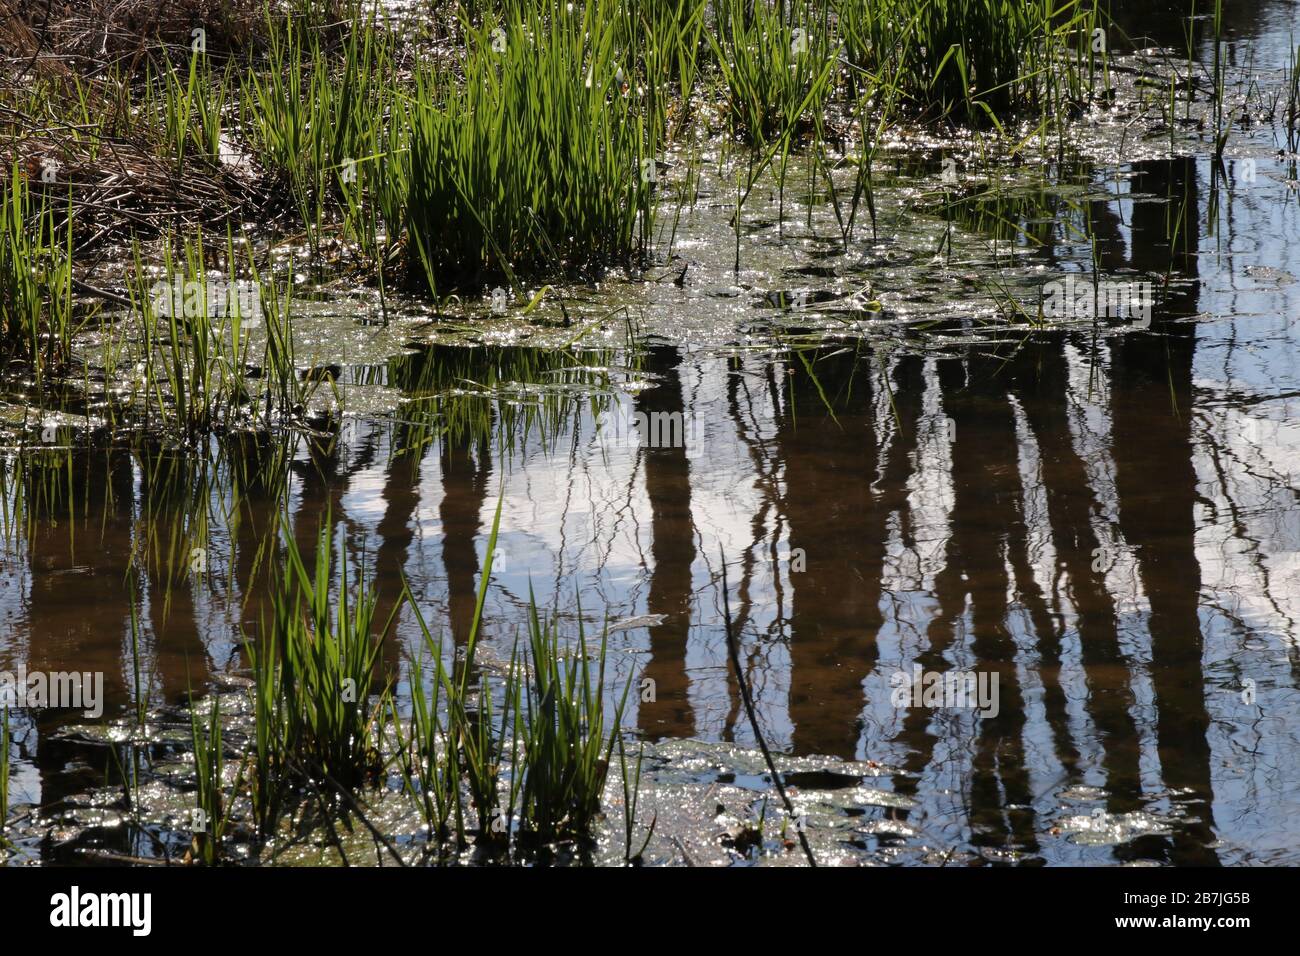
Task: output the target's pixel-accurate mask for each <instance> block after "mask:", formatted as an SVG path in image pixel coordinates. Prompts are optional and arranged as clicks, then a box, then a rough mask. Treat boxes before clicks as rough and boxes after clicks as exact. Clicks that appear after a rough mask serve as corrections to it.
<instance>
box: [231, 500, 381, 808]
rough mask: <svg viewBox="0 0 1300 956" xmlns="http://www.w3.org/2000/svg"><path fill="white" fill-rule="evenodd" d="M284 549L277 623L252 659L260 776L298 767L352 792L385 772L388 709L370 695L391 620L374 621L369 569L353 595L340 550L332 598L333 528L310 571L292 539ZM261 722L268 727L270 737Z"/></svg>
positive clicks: (322, 535)
mask: <svg viewBox="0 0 1300 956" xmlns="http://www.w3.org/2000/svg"><path fill="white" fill-rule="evenodd" d="M283 546H284V559H283V563H282V564H281V566H280V570H279V574H278V578H277V581H276V583H275V589H274V593H273V596H272V602H271V605H272V609H271V618H270V621H269V622H268V623H267V625H266V627H265V628H264V635H265V636H264V638H263V640H262V643H261V644H259V646H258V647H257V650H256V651H255V652H254V659H253V670H254V675H255V678H254V684H255V701H256V703H255V712H256V715H257V718H258V721H259V727H258V731H257V736H258V741H259V748H262V750H261V752H260V754H259V760H258V767H259V769H261V770H263V771H265V772H267V773H270V774H286V773H287V774H290V775H292V773H293V771H292V770H291V768H292V767H294V766H298V767H301V768H302V769H303V771H304V772H305V773H306V775H308V776H309V777H310V778H312V779H313V780H316V781H325V782H328V783H330V784H331V786H334V785H338V786H344V787H351V786H355V785H358V784H360V783H363V782H365V781H368V780H370V779H372V778H373V777H374V775H375V774H376V773H378V771H379V768H380V766H381V761H380V757H379V747H380V737H381V736H382V727H381V725H380V722H381V721H382V717H383V714H384V708H383V707H382V706H380V705H377V704H376V703H375V702H374V700H373V694H374V691H375V686H376V684H377V683H378V682H379V677H380V675H379V666H378V663H379V653H380V649H381V647H382V644H383V641H384V639H385V637H386V636H387V634H388V632H389V629H390V628H391V626H392V621H393V615H390V616H389V618H388V620H387V621H385V622H383V623H382V625H380V622H378V621H377V620H376V618H375V611H376V606H377V601H376V593H375V589H374V586H373V584H367V583H365V572H364V569H363V570H362V582H363V583H362V584H361V585H359V586H358V587H357V588H356V589H355V591H354V590H353V589H352V588H351V587H350V585H349V580H348V568H347V561H346V556H345V555H344V554H343V552H342V548H341V546H340V554H339V564H338V572H339V583H338V589H337V592H335V591H334V590H333V588H332V586H331V585H332V583H333V581H334V569H335V564H334V561H333V550H332V548H331V541H330V523H329V521H328V519H327V520H326V521H325V522H324V523H323V524H322V527H321V529H320V532H319V534H318V536H317V539H316V553H315V562H314V564H313V565H312V567H311V569H310V570H309V569H308V566H307V564H306V562H305V561H304V560H303V557H302V554H301V553H300V551H299V549H298V545H297V543H296V542H295V541H294V538H293V535H292V534H289V533H285V534H284V535H283ZM335 597H336V599H337V606H335ZM393 614H394V615H395V614H396V609H394V611H393ZM263 720H266V721H270V724H269V725H268V726H265V727H263V726H262V725H261V723H260V722H261V721H263ZM267 783H268V787H270V785H271V783H272V782H271V781H268V782H267ZM271 789H273V787H272V788H271Z"/></svg>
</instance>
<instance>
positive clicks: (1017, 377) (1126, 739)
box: [1010, 336, 1142, 813]
mask: <svg viewBox="0 0 1300 956" xmlns="http://www.w3.org/2000/svg"><path fill="white" fill-rule="evenodd" d="M1064 348H1065V342H1064V339H1063V337H1061V336H1053V337H1052V338H1051V339H1048V340H1045V341H1040V342H1036V343H1034V344H1032V345H1028V346H1026V347H1024V348H1022V349H1021V350H1020V352H1019V353H1018V354H1017V356H1016V358H1015V359H1014V360H1013V362H1012V364H1011V366H1010V372H1011V375H1012V376H1013V378H1014V381H1015V392H1016V395H1017V397H1018V398H1019V399H1020V401H1021V404H1022V407H1023V408H1024V411H1025V417H1026V419H1027V421H1028V423H1029V427H1030V430H1031V431H1032V432H1033V435H1034V440H1035V442H1036V443H1037V446H1038V452H1039V460H1040V468H1041V475H1042V480H1043V489H1044V491H1045V493H1046V497H1047V521H1048V523H1049V525H1050V527H1051V529H1052V542H1053V545H1054V548H1055V551H1056V557H1057V561H1058V564H1059V567H1060V569H1061V570H1063V571H1064V572H1065V573H1066V575H1068V578H1069V586H1070V596H1071V598H1072V602H1073V605H1074V610H1075V613H1076V622H1075V623H1076V627H1077V628H1078V640H1079V653H1080V656H1081V658H1082V664H1083V671H1084V676H1085V678H1086V680H1087V686H1088V698H1087V701H1086V704H1085V706H1086V709H1087V711H1088V716H1089V717H1090V719H1091V721H1092V723H1093V725H1094V726H1095V727H1096V729H1097V732H1098V734H1099V735H1100V737H1101V746H1102V749H1103V751H1104V755H1103V757H1102V766H1103V769H1104V770H1105V774H1106V789H1107V791H1108V792H1109V795H1110V803H1109V809H1110V810H1111V811H1112V812H1117V813H1121V812H1129V811H1132V810H1135V809H1138V807H1139V806H1140V805H1141V790H1142V786H1141V779H1140V774H1139V747H1140V743H1141V739H1140V737H1139V736H1138V731H1137V726H1136V723H1135V721H1134V707H1135V701H1134V697H1133V689H1132V686H1131V684H1130V682H1129V680H1128V678H1127V662H1126V660H1125V658H1124V655H1123V653H1122V651H1121V649H1120V645H1119V633H1118V630H1117V628H1116V620H1115V602H1114V600H1113V599H1112V597H1111V595H1110V592H1109V591H1108V590H1107V589H1106V586H1105V572H1104V571H1103V572H1101V573H1097V572H1094V571H1093V570H1092V562H1093V559H1094V553H1095V550H1096V549H1097V548H1098V547H1099V546H1100V543H1099V542H1098V540H1097V535H1096V532H1095V531H1094V530H1093V525H1092V518H1093V515H1094V514H1096V513H1097V510H1098V507H1097V501H1096V498H1095V496H1094V494H1093V490H1092V486H1091V484H1090V483H1089V479H1088V473H1087V470H1086V468H1085V467H1084V462H1083V460H1082V459H1081V458H1080V457H1079V454H1078V452H1077V451H1076V450H1075V447H1074V442H1073V440H1072V438H1071V431H1070V422H1069V404H1070V400H1069V395H1068V394H1067V386H1068V376H1069V369H1068V367H1067V364H1066V360H1065V353H1064ZM1034 627H1035V630H1036V631H1037V632H1038V639H1039V643H1038V647H1039V656H1040V659H1041V662H1042V664H1041V675H1042V681H1043V697H1044V707H1045V710H1046V714H1047V721H1048V724H1049V725H1050V726H1051V728H1052V736H1053V740H1054V742H1055V745H1056V753H1057V759H1058V760H1060V762H1061V764H1062V766H1063V767H1064V768H1065V769H1066V771H1067V773H1068V774H1069V777H1070V779H1071V780H1077V779H1078V778H1079V772H1080V768H1079V766H1078V763H1079V753H1078V749H1077V748H1076V747H1075V745H1074V741H1073V740H1072V738H1071V736H1070V729H1069V725H1070V720H1069V713H1068V710H1067V704H1066V700H1065V694H1064V692H1063V690H1062V688H1061V681H1060V668H1061V642H1060V635H1059V634H1057V633H1056V628H1055V627H1053V625H1052V623H1051V621H1050V620H1048V621H1039V620H1037V619H1035V621H1034Z"/></svg>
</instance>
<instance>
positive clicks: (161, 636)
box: [137, 452, 210, 704]
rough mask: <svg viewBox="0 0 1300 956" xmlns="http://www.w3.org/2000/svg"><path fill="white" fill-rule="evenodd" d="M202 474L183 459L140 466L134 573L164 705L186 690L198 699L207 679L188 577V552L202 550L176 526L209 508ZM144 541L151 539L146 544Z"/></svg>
mask: <svg viewBox="0 0 1300 956" xmlns="http://www.w3.org/2000/svg"><path fill="white" fill-rule="evenodd" d="M204 472H205V465H204V464H203V463H201V462H199V463H196V462H194V461H193V460H192V459H190V458H188V457H186V456H185V455H179V456H177V455H172V454H169V453H166V452H162V453H154V454H149V453H146V454H145V455H144V456H143V457H142V461H141V479H140V506H139V507H140V514H141V515H143V516H144V521H143V522H142V523H141V528H140V534H141V536H142V537H145V538H146V540H142V541H140V542H139V549H140V553H141V560H140V562H139V563H138V564H137V569H138V570H140V571H141V572H142V573H141V574H140V577H141V582H142V583H144V582H147V583H148V586H149V590H148V596H149V620H150V623H151V625H152V630H153V638H154V648H155V663H156V665H157V668H158V678H159V681H160V683H161V685H162V694H163V699H164V700H165V701H166V702H167V703H169V704H175V703H180V702H188V701H189V696H190V693H191V691H192V692H193V693H194V695H195V697H201V696H202V695H203V694H204V693H205V692H206V690H207V684H208V679H209V674H210V671H209V666H208V665H209V661H208V652H207V648H206V647H205V646H204V643H203V641H202V639H201V638H200V636H199V627H198V621H197V620H196V619H195V617H194V591H193V588H194V579H193V576H192V575H191V573H190V550H189V549H190V547H200V546H202V545H201V542H199V541H198V540H195V542H194V544H193V545H187V543H186V541H185V539H184V538H183V537H181V531H182V526H181V524H180V522H182V521H184V520H186V518H187V516H191V517H192V516H194V515H196V514H201V513H202V510H203V509H206V508H207V506H208V502H207V483H206V481H204ZM173 530H174V531H175V533H176V534H177V539H176V542H175V544H173V543H172V533H173ZM149 536H152V537H153V538H154V539H155V540H152V541H151V540H147V538H148V537H149ZM138 596H139V595H137V597H138Z"/></svg>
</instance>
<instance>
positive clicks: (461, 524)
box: [435, 430, 492, 647]
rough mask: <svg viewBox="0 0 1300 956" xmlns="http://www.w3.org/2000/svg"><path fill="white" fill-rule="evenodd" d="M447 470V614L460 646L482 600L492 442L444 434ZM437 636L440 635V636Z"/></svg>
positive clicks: (443, 517) (442, 457) (441, 508)
mask: <svg viewBox="0 0 1300 956" xmlns="http://www.w3.org/2000/svg"><path fill="white" fill-rule="evenodd" d="M439 465H440V466H441V472H442V502H441V503H440V504H439V505H438V517H439V520H440V523H441V524H442V564H443V567H444V568H445V569H446V572H447V616H448V618H449V619H450V624H451V635H452V639H453V640H454V641H455V643H456V646H457V647H463V646H464V645H465V644H466V642H467V641H468V640H469V632H470V628H471V626H472V625H473V622H474V606H475V604H476V603H477V599H478V582H477V578H478V574H479V561H478V552H477V551H476V550H475V542H476V541H477V539H478V535H479V531H480V529H481V525H480V521H479V518H480V515H481V514H482V511H483V503H484V501H486V499H487V486H488V477H489V476H490V474H491V471H492V461H491V453H490V449H489V446H488V441H487V438H485V437H484V438H478V439H475V438H474V437H472V436H471V435H470V433H469V431H468V430H466V431H464V432H462V433H461V434H460V435H457V436H454V437H453V436H452V435H451V434H447V435H444V436H443V439H442V448H441V452H440V454H439ZM435 636H436V635H435Z"/></svg>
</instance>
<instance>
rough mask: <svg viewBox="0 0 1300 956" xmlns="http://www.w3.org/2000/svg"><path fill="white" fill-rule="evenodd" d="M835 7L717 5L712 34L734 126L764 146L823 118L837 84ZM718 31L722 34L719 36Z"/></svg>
mask: <svg viewBox="0 0 1300 956" xmlns="http://www.w3.org/2000/svg"><path fill="white" fill-rule="evenodd" d="M827 11H828V7H827V6H826V5H825V4H818V3H815V2H812V0H804V2H795V3H791V4H790V5H789V7H788V8H787V6H786V5H785V4H780V5H779V6H769V5H768V4H766V3H761V2H760V3H753V2H746V0H719V2H718V3H716V4H714V7H713V12H714V33H710V34H708V39H709V43H710V45H711V46H712V48H713V53H714V57H715V59H716V60H717V64H718V68H719V70H720V71H721V73H722V77H723V80H724V82H725V84H726V87H727V92H728V111H729V114H730V117H731V125H732V128H733V130H734V131H736V132H738V133H740V134H742V135H743V136H744V137H745V138H746V139H747V140H748V141H749V142H750V143H753V144H755V145H763V144H766V143H768V142H770V141H771V140H773V139H774V138H776V137H778V136H781V135H783V134H786V133H787V131H788V132H790V133H791V134H793V133H794V132H796V131H797V130H796V127H797V125H798V124H800V123H801V122H810V121H811V120H812V118H814V117H815V118H816V119H817V121H818V122H820V120H821V116H822V113H823V111H824V109H825V105H826V101H827V99H828V97H829V93H830V90H831V87H832V85H833V82H834V71H835V65H836V61H835V57H834V55H833V53H832V50H831V46H830V32H829V20H828V17H827ZM715 34H716V36H715Z"/></svg>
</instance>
